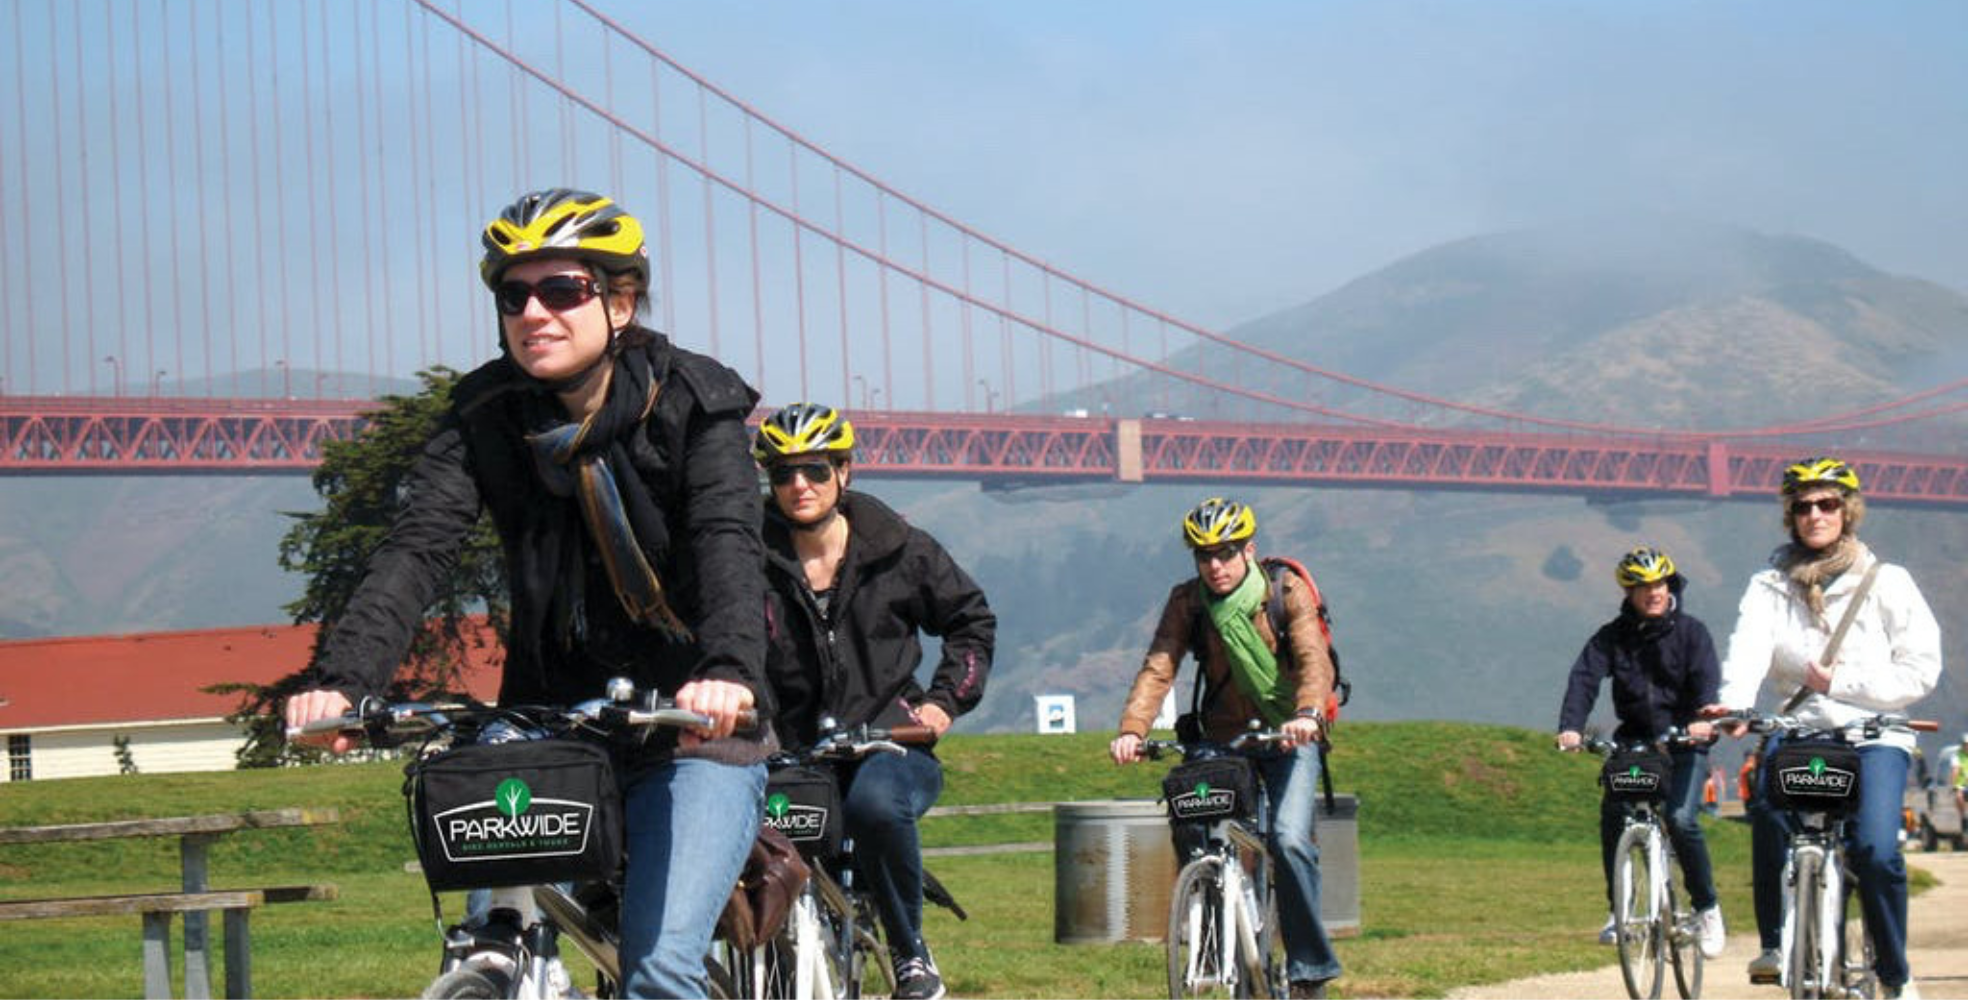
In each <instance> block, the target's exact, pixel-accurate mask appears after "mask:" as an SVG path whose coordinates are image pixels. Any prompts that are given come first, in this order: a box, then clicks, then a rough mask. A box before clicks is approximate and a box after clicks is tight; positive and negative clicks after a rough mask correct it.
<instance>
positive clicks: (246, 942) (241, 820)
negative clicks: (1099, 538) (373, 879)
mask: <svg viewBox="0 0 1968 1000" xmlns="http://www.w3.org/2000/svg"><path fill="white" fill-rule="evenodd" d="M340 821H341V815H340V813H339V812H337V811H336V810H334V809H311V808H289V809H260V810H251V811H247V812H237V813H219V814H213V815H206V816H172V817H166V818H161V819H131V820H116V821H111V822H104V823H66V824H59V825H54V826H22V827H0V846H5V845H9V844H52V843H80V842H87V841H96V840H115V839H120V838H129V837H177V838H178V856H179V859H180V867H181V869H182V875H183V878H182V885H183V891H181V892H176V893H135V894H129V895H117V896H79V897H69V898H62V899H21V900H7V901H0V920H32V919H41V918H50V917H84V916H102V915H106V914H117V913H138V914H142V916H143V975H144V996H146V997H169V996H170V995H171V915H172V914H173V913H183V914H184V956H185V957H184V962H185V965H184V970H185V971H184V980H185V984H184V990H185V996H186V997H201V998H202V997H210V996H211V995H212V966H211V961H212V955H211V949H210V947H209V942H208V930H209V927H210V924H209V920H208V917H209V914H210V912H211V911H213V910H217V911H220V912H222V913H223V914H224V915H225V939H226V942H225V943H226V948H225V952H226V963H225V964H226V994H225V995H226V996H227V997H247V996H251V995H252V964H251V955H252V944H251V938H250V935H249V931H248V923H247V914H248V913H249V912H250V911H251V910H252V909H253V908H254V907H257V906H261V905H263V904H267V903H286V902H300V901H304V900H322V899H334V898H336V896H337V891H336V888H335V887H334V886H333V885H309V886H264V887H254V888H250V889H225V890H213V889H212V887H211V882H210V866H209V864H208V857H209V852H210V849H211V846H212V844H213V843H214V842H216V841H217V840H218V839H219V838H220V837H223V836H227V835H229V834H233V833H238V832H240V831H243V830H278V829H288V828H294V827H307V826H319V825H322V824H328V823H337V822H340Z"/></svg>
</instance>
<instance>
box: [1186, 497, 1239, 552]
mask: <svg viewBox="0 0 1968 1000" xmlns="http://www.w3.org/2000/svg"><path fill="white" fill-rule="evenodd" d="M1255 534H1257V512H1256V511H1254V510H1251V509H1250V508H1249V507H1248V506H1246V505H1244V504H1240V503H1238V502H1236V501H1235V500H1225V499H1224V498H1222V497H1210V498H1209V499H1208V500H1205V501H1203V502H1202V503H1200V504H1197V505H1196V509H1195V510H1192V511H1190V512H1189V513H1188V514H1187V515H1185V516H1184V517H1183V518H1182V540H1183V541H1185V542H1188V543H1189V547H1190V548H1192V549H1207V548H1210V547H1212V546H1217V545H1223V544H1225V543H1228V542H1241V541H1245V540H1246V539H1249V538H1250V537H1251V536H1252V535H1255Z"/></svg>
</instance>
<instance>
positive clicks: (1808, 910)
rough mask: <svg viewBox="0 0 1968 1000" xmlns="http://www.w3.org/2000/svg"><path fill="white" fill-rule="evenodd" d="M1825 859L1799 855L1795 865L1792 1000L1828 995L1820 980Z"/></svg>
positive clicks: (1805, 853) (1789, 969)
mask: <svg viewBox="0 0 1968 1000" xmlns="http://www.w3.org/2000/svg"><path fill="white" fill-rule="evenodd" d="M1823 865H1824V858H1823V857H1821V856H1819V855H1818V854H1816V853H1814V852H1810V851H1800V852H1798V854H1797V856H1796V859H1795V860H1794V862H1793V864H1792V876H1791V877H1792V878H1793V879H1795V880H1796V881H1795V882H1794V883H1793V885H1794V891H1793V892H1792V893H1791V897H1790V898H1791V904H1790V905H1791V912H1790V920H1791V932H1790V962H1789V963H1788V965H1787V966H1786V968H1785V972H1786V973H1788V975H1789V977H1790V995H1791V997H1792V1000H1806V998H1817V997H1822V996H1824V992H1825V991H1824V984H1823V983H1821V982H1819V981H1818V970H1820V969H1822V968H1824V963H1823V961H1821V959H1820V956H1821V954H1822V953H1823V951H1824V933H1823V929H1822V928H1821V927H1819V926H1818V923H1819V914H1820V903H1821V900H1822V897H1823V893H1824V880H1823V874H1824V871H1823V867H1822V866H1823Z"/></svg>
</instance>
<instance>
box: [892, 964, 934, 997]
mask: <svg viewBox="0 0 1968 1000" xmlns="http://www.w3.org/2000/svg"><path fill="white" fill-rule="evenodd" d="M890 996H892V997H893V998H894V1000H941V997H942V996H943V977H942V976H940V975H938V974H937V972H936V963H935V962H932V961H930V960H929V959H928V958H924V957H920V956H911V957H909V958H905V959H903V960H902V961H900V962H897V963H895V992H894V993H892V994H890Z"/></svg>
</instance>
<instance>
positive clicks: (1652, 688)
mask: <svg viewBox="0 0 1968 1000" xmlns="http://www.w3.org/2000/svg"><path fill="white" fill-rule="evenodd" d="M1607 677H1611V678H1612V680H1613V712H1614V713H1615V714H1616V715H1618V716H1619V723H1620V724H1619V729H1618V731H1617V732H1616V733H1615V734H1614V738H1615V739H1617V740H1620V741H1621V742H1627V741H1639V740H1651V739H1654V738H1655V737H1657V736H1659V735H1661V734H1662V733H1664V732H1666V731H1667V730H1668V729H1670V728H1672V727H1675V726H1681V727H1684V728H1685V727H1686V726H1687V725H1688V723H1690V722H1693V721H1695V718H1696V712H1697V711H1698V710H1699V709H1700V708H1701V707H1702V706H1704V705H1713V704H1715V702H1716V698H1717V696H1718V693H1717V688H1718V687H1719V686H1720V684H1721V678H1722V667H1721V664H1720V662H1719V661H1718V659H1717V658H1716V655H1715V640H1714V639H1713V638H1711V637H1710V636H1709V634H1708V626H1706V625H1703V624H1702V622H1701V619H1699V618H1696V617H1695V616H1693V615H1687V614H1682V613H1681V610H1680V600H1679V597H1678V596H1677V598H1676V601H1675V605H1674V607H1672V608H1670V609H1669V610H1668V612H1667V613H1666V614H1664V615H1662V616H1661V617H1659V618H1644V617H1642V616H1641V615H1640V614H1639V613H1638V612H1636V611H1634V610H1633V606H1632V605H1631V604H1627V603H1625V602H1622V603H1621V604H1620V614H1619V617H1618V618H1615V619H1613V620H1612V621H1610V622H1607V623H1606V624H1605V625H1602V626H1600V628H1599V631H1597V632H1595V633H1593V635H1592V638H1591V639H1590V640H1587V642H1586V644H1585V648H1584V649H1582V650H1580V651H1579V655H1578V659H1577V660H1575V661H1573V663H1572V672H1571V677H1570V679H1569V681H1568V682H1567V683H1566V686H1565V705H1564V708H1563V709H1562V710H1561V711H1560V712H1559V715H1558V731H1559V732H1577V731H1579V730H1581V729H1583V728H1584V727H1585V722H1586V719H1587V718H1589V717H1590V716H1591V715H1592V703H1593V702H1594V701H1595V700H1596V699H1597V698H1598V696H1599V684H1600V682H1601V681H1604V680H1605V679H1606V678H1607Z"/></svg>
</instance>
